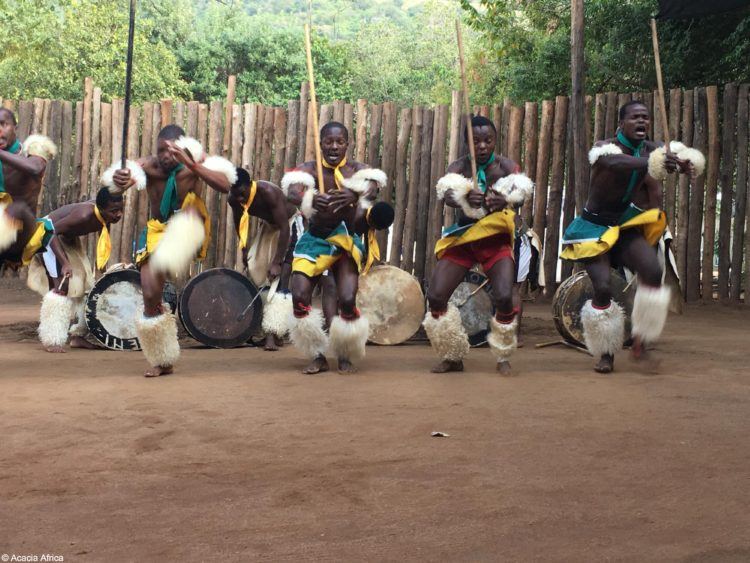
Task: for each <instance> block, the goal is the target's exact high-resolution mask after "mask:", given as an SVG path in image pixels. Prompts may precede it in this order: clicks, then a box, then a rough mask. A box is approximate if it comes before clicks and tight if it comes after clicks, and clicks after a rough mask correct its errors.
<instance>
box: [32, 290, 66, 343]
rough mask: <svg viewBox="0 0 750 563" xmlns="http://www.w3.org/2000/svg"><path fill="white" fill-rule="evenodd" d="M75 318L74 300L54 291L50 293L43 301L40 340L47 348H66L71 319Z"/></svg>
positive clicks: (40, 312) (39, 330) (40, 313)
mask: <svg viewBox="0 0 750 563" xmlns="http://www.w3.org/2000/svg"><path fill="white" fill-rule="evenodd" d="M72 316H73V300H72V299H70V298H69V297H67V296H65V295H60V294H59V293H55V292H54V291H48V292H47V294H46V295H45V296H44V299H42V308H41V310H40V311H39V329H38V332H39V340H40V341H41V342H42V344H43V345H44V346H46V347H49V346H65V343H66V342H67V341H68V329H69V328H70V318H71V317H72Z"/></svg>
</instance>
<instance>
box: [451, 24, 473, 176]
mask: <svg viewBox="0 0 750 563" xmlns="http://www.w3.org/2000/svg"><path fill="white" fill-rule="evenodd" d="M456 40H457V41H458V64H459V66H460V68H461V88H462V89H463V97H464V112H465V113H466V135H467V139H468V142H469V155H470V156H471V183H472V184H473V187H474V189H475V190H476V189H478V186H477V159H476V156H475V155H474V131H473V130H472V128H471V109H470V106H469V90H468V88H467V86H466V68H465V66H464V42H463V38H462V36H461V22H460V21H459V20H458V19H457V20H456Z"/></svg>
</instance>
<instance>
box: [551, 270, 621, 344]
mask: <svg viewBox="0 0 750 563" xmlns="http://www.w3.org/2000/svg"><path fill="white" fill-rule="evenodd" d="M609 283H610V288H611V289H612V298H613V299H614V300H615V301H616V302H617V303H619V304H620V306H621V307H622V308H623V310H624V311H625V341H627V340H629V339H630V315H631V314H632V312H633V300H634V299H635V288H634V286H632V285H631V286H629V287H628V285H627V282H626V281H625V278H623V277H622V276H621V275H620V274H619V273H618V272H617V270H614V269H613V270H611V271H610V278H609ZM593 296H594V289H593V287H592V285H591V280H590V279H589V276H588V274H587V273H586V272H585V271H581V272H578V273H576V274H573V275H572V276H570V277H569V278H568V279H566V280H565V281H564V282H562V283H561V284H560V287H558V288H557V291H556V292H555V296H554V297H553V299H552V318H553V319H554V321H555V327H556V328H557V331H558V332H559V333H560V335H561V336H562V337H563V338H564V339H565V340H567V341H568V342H571V343H573V344H577V345H579V346H585V344H584V341H583V325H582V324H581V307H583V304H584V303H586V301H587V300H589V299H591V298H592V297H593Z"/></svg>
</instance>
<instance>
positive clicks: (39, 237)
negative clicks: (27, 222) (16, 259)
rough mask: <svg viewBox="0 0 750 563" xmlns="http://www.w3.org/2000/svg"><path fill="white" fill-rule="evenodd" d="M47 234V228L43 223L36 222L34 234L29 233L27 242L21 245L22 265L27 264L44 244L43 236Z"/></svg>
mask: <svg viewBox="0 0 750 563" xmlns="http://www.w3.org/2000/svg"><path fill="white" fill-rule="evenodd" d="M46 234H47V229H46V227H45V224H44V223H37V224H36V229H35V230H34V234H32V235H31V238H30V239H29V242H27V243H26V246H24V247H23V254H22V255H21V263H22V264H23V265H24V266H28V265H29V264H30V263H31V259H32V258H34V255H35V254H36V253H37V252H39V250H40V249H41V248H42V247H43V246H44V236H45V235H46Z"/></svg>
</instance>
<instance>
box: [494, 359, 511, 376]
mask: <svg viewBox="0 0 750 563" xmlns="http://www.w3.org/2000/svg"><path fill="white" fill-rule="evenodd" d="M495 369H497V371H498V373H499V374H500V375H513V371H512V370H511V369H510V362H509V361H508V360H501V361H499V362H497V366H496V367H495Z"/></svg>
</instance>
